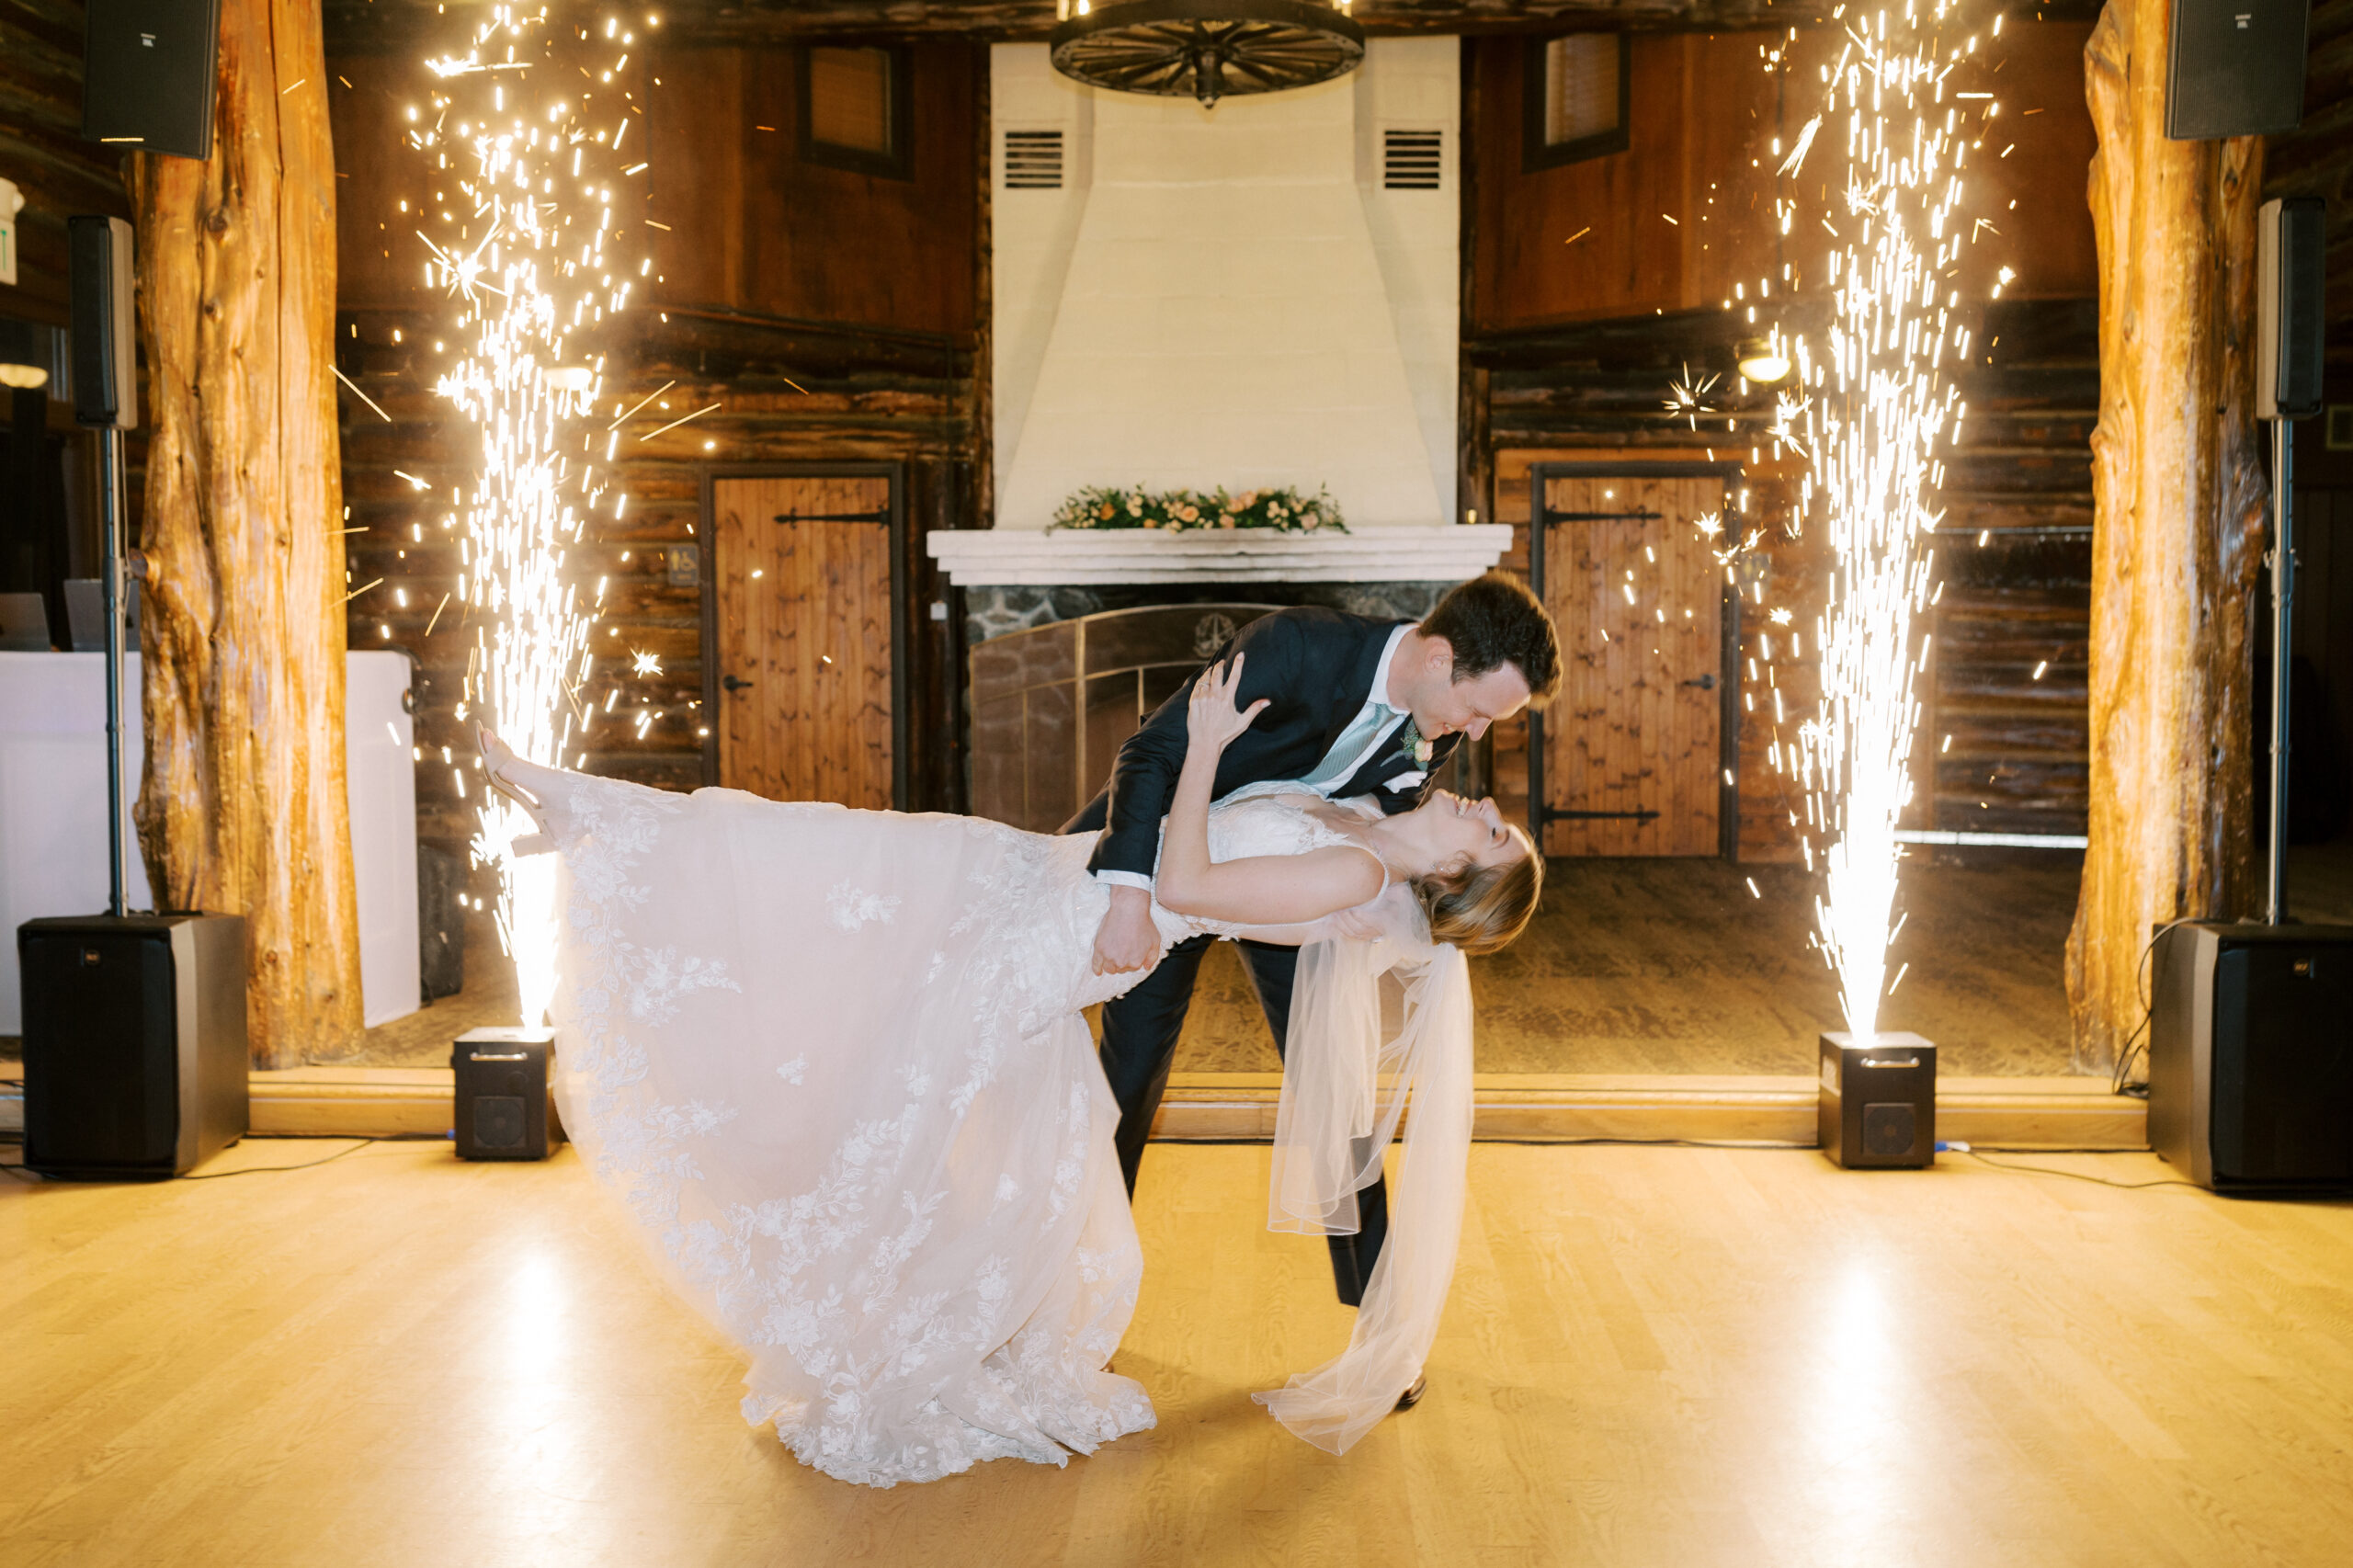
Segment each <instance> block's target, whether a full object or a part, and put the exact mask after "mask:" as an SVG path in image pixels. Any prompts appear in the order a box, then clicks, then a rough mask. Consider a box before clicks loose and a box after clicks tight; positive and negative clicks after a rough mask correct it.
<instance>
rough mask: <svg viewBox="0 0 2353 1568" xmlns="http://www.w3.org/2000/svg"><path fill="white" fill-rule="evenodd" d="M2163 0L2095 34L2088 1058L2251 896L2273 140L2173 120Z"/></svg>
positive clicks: (2079, 1050)
mask: <svg viewBox="0 0 2353 1568" xmlns="http://www.w3.org/2000/svg"><path fill="white" fill-rule="evenodd" d="M2168 25H2169V9H2168V6H2167V5H2166V0H2111V4H2110V5H2109V7H2108V9H2107V11H2106V12H2105V13H2104V14H2103V15H2102V17H2101V18H2100V23H2099V26H2098V28H2097V30H2096V31H2095V32H2094V33H2093V35H2092V40H2091V42H2090V44H2089V46H2088V47H2087V49H2086V52H2085V67H2086V70H2085V76H2086V85H2087V88H2088V93H2089V97H2090V101H2091V107H2092V116H2093V119H2094V122H2095V123H2096V124H2097V127H2098V129H2099V137H2100V146H2099V153H2098V156H2097V158H2096V159H2095V160H2094V163H2093V165H2092V178H2091V187H2090V196H2091V204H2092V212H2093V216H2094V219H2095V221H2096V222H2097V225H2098V231H2099V251H2100V272H2101V278H2100V282H2101V288H2100V322H2099V337H2100V362H2101V366H2102V369H2103V370H2104V372H2105V376H2104V380H2103V383H2102V385H2101V388H2100V416H2099V424H2098V427H2097V431H2096V432H2095V434H2094V436H2093V437H2092V448H2093V464H2094V472H2093V482H2094V485H2095V487H2096V489H2097V494H2098V512H2099V526H2098V528H2097V533H2096V535H2095V538H2094V546H2095V557H2094V577H2093V588H2092V623H2091V624H2092V660H2091V715H2092V737H2093V740H2092V751H2091V787H2092V812H2091V847H2090V849H2089V850H2088V851H2087V852H2086V855H2085V858H2084V883H2083V894H2082V897H2081V899H2080V900H2079V901H2078V903H2077V905H2076V910H2075V928H2074V929H2073V931H2071V932H2070V933H2069V936H2068V940H2067V996H2068V1003H2069V1012H2070V1014H2071V1015H2072V1017H2073V1022H2074V1025H2075V1055H2076V1059H2077V1060H2078V1062H2081V1063H2083V1064H2085V1065H2086V1066H2087V1067H2093V1068H2097V1067H2098V1066H2101V1065H2103V1064H2106V1063H2109V1062H2113V1061H2115V1059H2116V1057H2117V1056H2118V1054H2119V1053H2120V1052H2121V1051H2124V1050H2125V1049H2127V1048H2128V1044H2129V1042H2130V1041H2131V1040H2132V1039H2133V1038H2134V1036H2135V1035H2136V1033H2137V1032H2138V1031H2139V1029H2140V1028H2141V1027H2142V1025H2143V1019H2144V1017H2145V1014H2144V1011H2143V1003H2142V998H2143V991H2142V967H2141V960H2142V957H2143V953H2144V952H2145V951H2146V950H2147V946H2148V943H2149V941H2150V940H2151V938H2152V937H2154V934H2155V929H2156V927H2158V926H2161V925H2164V924H2165V923H2166V922H2170V921H2174V920H2178V919H2183V918H2191V919H2222V920H2228V919H2232V918H2234V917H2236V916H2238V915H2243V914H2246V913H2248V912H2250V911H2251V910H2252V909H2253V908H2254V907H2255V903H2256V887H2255V878H2254V875H2253V866H2252V863H2251V862H2252V854H2251V851H2252V848H2253V835H2252V826H2253V815H2254V811H2253V807H2254V801H2253V767H2252V764H2253V743H2254V733H2253V731H2254V704H2253V697H2254V690H2253V687H2254V666H2253V658H2252V654H2253V649H2252V646H2251V639H2250V632H2251V631H2252V621H2253V601H2254V596H2255V587H2256V573H2257V570H2258V566H2259V562H2260V558H2261V554H2262V538H2263V512H2264V506H2265V502H2266V499H2267V497H2266V485H2265V482H2264V476H2263V472H2262V469H2261V466H2260V463H2259V460H2258V458H2257V455H2256V431H2255V421H2254V393H2255V383H2254V364H2253V358H2254V348H2255V342H2254V339H2255V273H2256V268H2255V265H2254V264H2255V219H2256V206H2257V202H2258V199H2259V196H2260V186H2261V183H2262V172H2263V144H2262V142H2261V140H2260V139H2259V138H2256V137H2241V138H2237V139H2235V140H2232V141H2228V142H2175V141H2171V140H2168V139H2167V138H2166V137H2165V69H2164V64H2163V62H2164V61H2165V57H2166V53H2167V50H2166V41H2167V30H2166V29H2167V28H2168Z"/></svg>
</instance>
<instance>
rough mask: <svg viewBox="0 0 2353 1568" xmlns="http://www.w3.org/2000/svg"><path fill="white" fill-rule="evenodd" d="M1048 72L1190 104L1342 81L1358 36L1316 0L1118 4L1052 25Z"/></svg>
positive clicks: (1355, 58) (1360, 43)
mask: <svg viewBox="0 0 2353 1568" xmlns="http://www.w3.org/2000/svg"><path fill="white" fill-rule="evenodd" d="M1050 42H1051V51H1052V59H1053V62H1054V69H1055V70H1057V71H1059V72H1061V73H1062V74H1063V75H1065V76H1068V77H1071V78H1072V79H1073V80H1074V81H1080V82H1085V83H1086V84H1087V85H1089V86H1094V87H1106V88H1108V89H1110V90H1111V91H1113V92H1118V93H1150V94H1153V95H1155V96H1157V97H1186V96H1188V95H1190V96H1191V97H1195V98H1198V99H1199V100H1200V104H1201V107H1202V108H1216V107H1217V101H1218V99H1220V98H1222V97H1227V96H1229V95H1231V96H1233V97H1240V96H1242V95H1244V94H1247V93H1279V92H1285V91H1288V90H1289V89H1290V88H1292V87H1312V86H1313V85H1315V84H1316V83H1318V82H1328V81H1330V80H1331V79H1332V78H1333V77H1335V76H1341V75H1346V74H1347V73H1348V72H1350V71H1353V70H1355V69H1356V68H1357V65H1358V62H1360V61H1362V60H1363V59H1364V29H1363V28H1360V27H1358V26H1357V24H1356V23H1355V22H1354V21H1352V20H1351V19H1350V18H1349V17H1347V14H1346V13H1345V12H1343V11H1342V10H1340V9H1339V8H1338V7H1337V6H1328V5H1323V4H1320V3H1318V0H1123V3H1121V4H1118V5H1110V6H1096V7H1095V8H1094V9H1093V10H1091V11H1083V12H1081V13H1080V14H1078V15H1075V16H1073V17H1071V18H1070V19H1069V20H1067V21H1065V22H1063V24H1062V25H1061V26H1060V27H1057V28H1055V29H1054V31H1053V35H1052V38H1051V40H1050Z"/></svg>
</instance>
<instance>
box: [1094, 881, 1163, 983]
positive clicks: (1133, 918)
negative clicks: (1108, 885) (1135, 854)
mask: <svg viewBox="0 0 2353 1568" xmlns="http://www.w3.org/2000/svg"><path fill="white" fill-rule="evenodd" d="M1159 957H1160V928H1159V927H1158V926H1154V924H1153V923H1152V894H1151V893H1149V892H1145V891H1144V890H1143V889H1142V888H1137V887H1128V886H1124V885H1120V884H1114V885H1113V887H1112V889H1111V907H1110V908H1109V909H1108V910H1106V911H1105V912H1104V914H1103V924H1102V925H1101V926H1097V928H1096V932H1095V972H1096V973H1097V974H1132V973H1134V972H1135V971H1137V970H1140V969H1150V968H1151V967H1152V966H1153V963H1154V960H1157V959H1158V958H1159Z"/></svg>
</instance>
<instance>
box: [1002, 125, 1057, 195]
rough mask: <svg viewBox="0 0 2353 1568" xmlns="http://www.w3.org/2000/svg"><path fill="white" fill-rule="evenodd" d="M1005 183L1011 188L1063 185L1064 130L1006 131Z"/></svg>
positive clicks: (1050, 188)
mask: <svg viewBox="0 0 2353 1568" xmlns="http://www.w3.org/2000/svg"><path fill="white" fill-rule="evenodd" d="M1005 187H1006V189H1007V190H1060V189H1062V187H1063V133H1062V132H1061V131H1006V133H1005Z"/></svg>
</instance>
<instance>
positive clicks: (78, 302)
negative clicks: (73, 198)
mask: <svg viewBox="0 0 2353 1568" xmlns="http://www.w3.org/2000/svg"><path fill="white" fill-rule="evenodd" d="M65 228H66V237H67V242H68V245H69V249H70V253H71V254H70V271H71V275H72V276H71V287H72V292H73V310H74V418H75V419H76V420H77V421H79V422H80V423H82V424H84V425H88V426H96V427H98V428H104V427H106V426H113V427H114V428H116V429H118V430H130V429H135V428H136V427H137V426H138V424H139V369H138V360H137V358H136V357H135V354H134V345H135V343H136V334H137V331H138V318H137V317H136V316H135V315H133V314H132V306H131V225H130V224H128V223H126V222H123V221H122V220H121V219H119V218H69V219H67V220H66V223H65Z"/></svg>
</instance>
